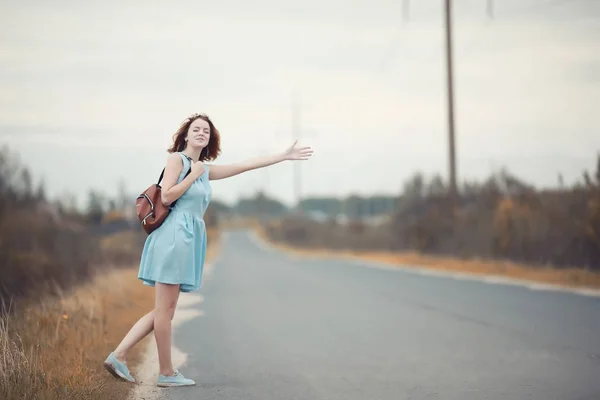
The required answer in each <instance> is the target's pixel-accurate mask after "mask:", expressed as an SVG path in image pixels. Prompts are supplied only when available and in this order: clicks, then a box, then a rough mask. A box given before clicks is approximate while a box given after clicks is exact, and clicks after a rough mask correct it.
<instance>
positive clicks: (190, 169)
mask: <svg viewBox="0 0 600 400" xmlns="http://www.w3.org/2000/svg"><path fill="white" fill-rule="evenodd" d="M178 153H179V154H180V155H181V156H183V157H185V158H187V159H188V161H190V162H191V161H192V159H191V158H189V157H188V156H186V155H185V154H183V153H181V152H178ZM182 161H183V160H182ZM190 172H192V166H191V165H190V168H189V169H188V170H187V172H186V173H185V176H184V177H183V179H185V178H187V176H188V175H189V174H190ZM164 175H165V168H163V170H162V172H161V173H160V176H159V177H158V181H156V184H157V185H160V181H162V178H163V176H164Z"/></svg>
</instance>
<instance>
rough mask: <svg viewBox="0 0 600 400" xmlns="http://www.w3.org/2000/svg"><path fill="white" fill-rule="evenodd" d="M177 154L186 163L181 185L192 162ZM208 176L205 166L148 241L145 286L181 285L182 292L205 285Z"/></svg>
mask: <svg viewBox="0 0 600 400" xmlns="http://www.w3.org/2000/svg"><path fill="white" fill-rule="evenodd" d="M177 154H179V155H180V156H181V159H182V161H183V168H182V170H181V173H180V174H179V178H178V179H177V183H179V182H181V181H182V180H183V179H184V177H185V174H186V172H187V171H188V170H189V169H190V168H191V162H190V160H189V159H188V157H187V156H186V155H184V154H182V153H177ZM208 173H209V171H208V165H206V164H205V171H204V173H203V174H202V175H201V176H200V177H198V179H196V181H195V182H194V183H193V184H192V186H190V187H189V188H188V189H187V190H186V191H185V192H184V193H183V195H181V196H180V197H179V199H177V201H176V203H175V205H174V206H173V207H172V209H171V212H170V213H169V215H168V216H167V218H165V220H164V222H163V223H162V225H161V226H159V227H158V228H157V229H155V230H154V231H152V232H151V233H150V234H149V235H148V237H147V238H146V242H145V243H144V248H143V250H142V255H141V259H140V268H139V272H138V278H139V279H141V280H142V281H143V283H144V284H145V285H148V286H155V284H156V282H161V283H170V284H179V285H180V287H179V290H180V291H181V292H192V291H197V290H199V289H200V287H201V286H202V272H203V269H204V261H205V258H206V244H207V237H206V236H207V235H206V225H205V224H204V219H203V216H204V213H205V212H206V209H207V208H208V205H209V203H210V200H211V198H212V189H211V187H210V182H209V179H208Z"/></svg>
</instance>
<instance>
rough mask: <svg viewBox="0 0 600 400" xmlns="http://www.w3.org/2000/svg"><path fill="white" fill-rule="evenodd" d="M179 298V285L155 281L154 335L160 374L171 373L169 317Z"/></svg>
mask: <svg viewBox="0 0 600 400" xmlns="http://www.w3.org/2000/svg"><path fill="white" fill-rule="evenodd" d="M178 299H179V285H169V284H164V283H158V282H157V283H156V299H155V304H154V336H155V338H156V346H157V347H158V363H159V369H160V374H161V375H173V374H174V373H175V371H174V369H173V363H172V360H171V319H172V318H173V314H174V313H175V307H176V306H177V300H178Z"/></svg>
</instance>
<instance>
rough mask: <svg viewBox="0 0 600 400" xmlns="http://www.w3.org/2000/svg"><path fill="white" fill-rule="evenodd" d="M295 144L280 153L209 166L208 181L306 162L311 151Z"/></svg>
mask: <svg viewBox="0 0 600 400" xmlns="http://www.w3.org/2000/svg"><path fill="white" fill-rule="evenodd" d="M297 142H298V141H297V140H296V141H295V142H294V144H293V145H292V146H290V147H289V148H288V149H287V150H285V151H283V152H281V153H277V154H273V155H269V156H262V157H255V158H251V159H248V160H245V161H241V162H239V163H234V164H226V165H211V166H210V168H209V170H208V171H209V172H208V179H210V180H217V179H225V178H229V177H231V176H235V175H239V174H241V173H242V172H246V171H250V170H253V169H258V168H263V167H268V166H269V165H273V164H277V163H280V162H282V161H286V160H308V158H309V157H310V156H311V155H312V149H311V148H310V147H308V146H304V147H296V143H297Z"/></svg>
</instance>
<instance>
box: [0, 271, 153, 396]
mask: <svg viewBox="0 0 600 400" xmlns="http://www.w3.org/2000/svg"><path fill="white" fill-rule="evenodd" d="M136 273H137V270H136V269H121V270H111V271H109V272H106V273H104V274H102V275H98V276H96V277H95V278H94V279H93V281H92V282H89V283H87V284H85V285H82V286H80V287H78V288H77V289H75V290H74V291H73V292H72V293H69V294H67V293H64V294H62V295H60V296H48V297H46V298H44V299H43V301H42V302H41V303H36V304H34V303H30V304H21V305H19V309H18V310H14V309H13V310H11V311H12V312H10V313H9V312H7V311H8V310H7V309H6V307H5V309H4V311H5V312H4V313H3V315H2V317H1V318H0V353H1V354H2V356H1V357H0V398H2V399H52V400H54V399H56V400H58V399H61V400H62V399H105V398H118V399H121V398H124V396H126V394H127V392H128V390H129V389H130V386H129V385H128V384H127V383H126V382H120V381H117V380H115V379H114V378H112V377H111V376H110V375H108V374H107V373H106V371H105V370H104V369H103V367H102V361H104V358H106V356H107V355H108V353H109V352H110V351H111V350H112V349H114V347H116V344H118V342H119V341H120V339H121V338H122V337H123V335H125V333H126V332H127V330H128V329H129V328H130V327H131V325H132V324H133V323H135V321H136V320H137V319H138V318H139V317H140V316H141V315H142V313H143V312H144V311H147V310H150V309H152V307H153V304H154V298H153V292H152V290H151V289H150V288H147V287H145V286H143V285H140V284H139V281H138V280H137V278H136ZM134 350H136V349H134ZM138 355H139V354H137V353H136V352H135V351H134V352H133V353H132V358H131V361H130V362H132V363H135V362H136V357H137V356H138Z"/></svg>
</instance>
